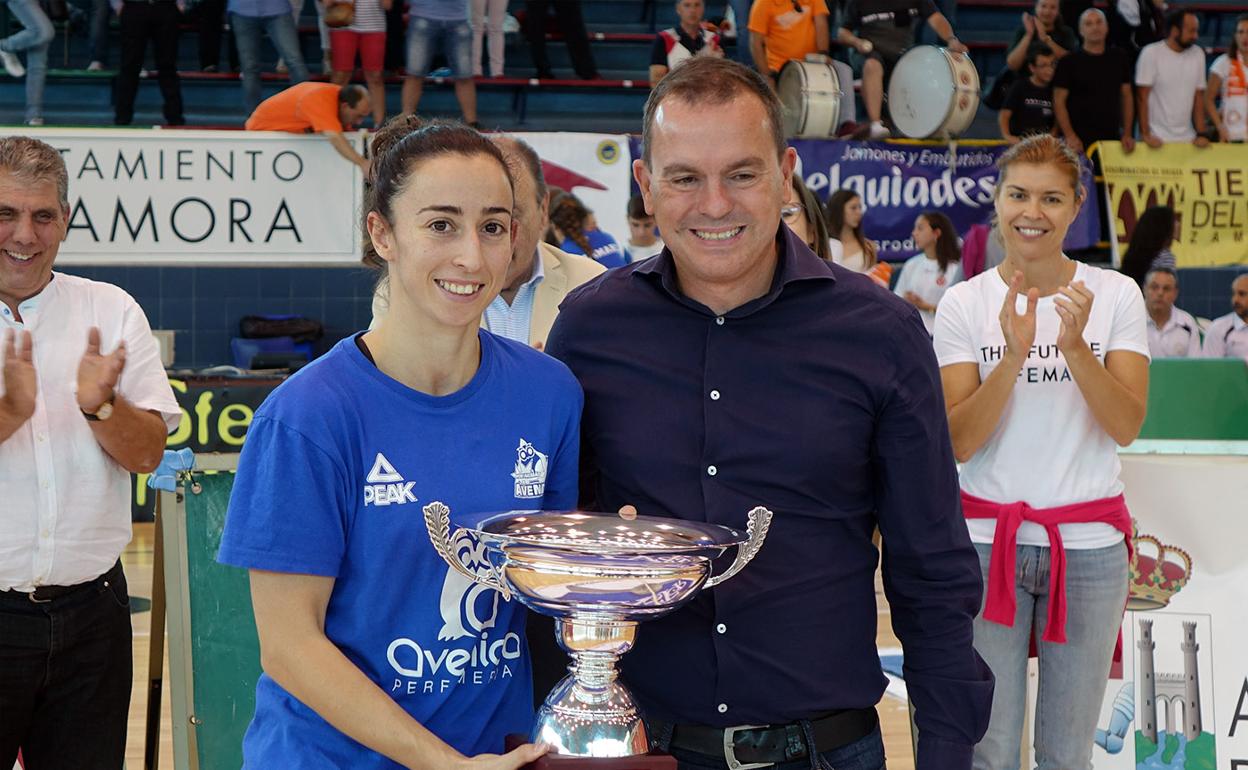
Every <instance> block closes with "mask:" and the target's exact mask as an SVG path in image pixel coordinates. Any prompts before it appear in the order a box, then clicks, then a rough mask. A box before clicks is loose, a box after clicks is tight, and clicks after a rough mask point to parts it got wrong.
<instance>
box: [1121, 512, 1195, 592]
mask: <svg viewBox="0 0 1248 770" xmlns="http://www.w3.org/2000/svg"><path fill="white" fill-rule="evenodd" d="M1132 531H1133V539H1134V540H1135V550H1134V552H1133V553H1132V555H1131V569H1130V573H1129V575H1130V579H1131V582H1130V584H1129V592H1128V594H1127V609H1129V610H1156V609H1160V608H1162V607H1165V606H1166V605H1167V604H1169V603H1170V600H1171V599H1173V598H1174V595H1175V594H1177V593H1178V592H1179V591H1180V590H1181V589H1182V588H1183V586H1185V585H1187V581H1188V580H1189V579H1190V578H1191V576H1192V557H1191V556H1189V555H1188V553H1187V551H1184V550H1183V549H1182V548H1178V547H1176V546H1173V545H1166V544H1164V543H1162V542H1161V541H1160V540H1158V539H1157V538H1155V537H1153V536H1152V535H1141V534H1140V533H1139V528H1138V526H1137V525H1136V524H1135V523H1134V522H1132Z"/></svg>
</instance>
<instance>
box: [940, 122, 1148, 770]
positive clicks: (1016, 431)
mask: <svg viewBox="0 0 1248 770" xmlns="http://www.w3.org/2000/svg"><path fill="white" fill-rule="evenodd" d="M998 165H999V167H1000V177H999V181H998V183H997V192H996V213H997V218H998V220H999V222H1000V230H1001V234H1002V237H1003V239H1004V242H1005V251H1006V258H1005V261H1004V262H1003V263H1002V264H1001V265H1000V266H999V267H998V268H996V269H994V270H988V271H986V272H984V273H981V274H980V275H977V276H975V277H974V278H972V279H970V280H969V281H965V282H963V283H960V284H958V285H957V286H955V287H953V288H952V289H951V290H950V291H949V292H948V293H947V294H946V295H945V297H944V300H943V301H942V302H941V304H940V307H939V309H938V310H937V312H936V333H935V346H936V357H937V360H938V362H939V363H940V366H941V381H942V384H943V385H944V391H945V406H946V410H947V411H948V414H949V430H950V435H951V438H952V439H953V447H954V454H955V455H956V456H957V458H958V459H959V460H960V461H961V462H962V463H963V466H962V470H961V477H960V481H961V485H962V493H963V511H964V513H965V514H966V516H967V518H968V520H969V521H968V528H969V530H970V535H971V540H972V541H974V542H975V548H976V550H977V551H979V554H980V564H981V567H982V569H983V571H984V576H985V588H986V590H985V602H984V606H983V608H982V609H981V611H980V615H979V617H977V618H976V620H975V648H976V650H977V651H978V652H979V654H980V655H981V656H982V657H983V659H984V661H985V662H986V663H987V664H988V665H989V667H991V668H992V670H993V673H994V674H995V675H996V680H997V683H996V692H995V695H994V698H993V704H992V715H991V718H990V721H989V725H988V731H987V733H986V734H985V736H984V738H983V739H982V740H981V742H980V743H979V745H977V746H976V748H975V760H974V767H975V768H977V770H985V769H990V770H1012V769H1013V768H1017V767H1018V765H1019V751H1018V747H1019V742H1020V733H1021V730H1022V722H1023V713H1024V705H1025V700H1026V692H1027V687H1026V682H1027V657H1028V649H1029V645H1030V643H1031V641H1032V639H1033V634H1034V638H1035V642H1036V647H1037V652H1038V655H1039V659H1040V678H1039V687H1038V695H1037V702H1036V729H1035V761H1036V766H1037V767H1038V768H1039V769H1040V770H1057V768H1061V770H1089V769H1090V768H1091V767H1092V763H1091V757H1092V741H1093V737H1094V734H1095V730H1096V720H1097V717H1098V715H1099V712H1100V707H1101V702H1102V699H1103V698H1104V691H1105V684H1106V681H1107V676H1108V674H1109V668H1110V660H1111V657H1112V655H1113V651H1114V645H1115V641H1116V639H1117V636H1118V632H1119V628H1120V627H1121V622H1122V611H1123V607H1124V604H1125V601H1126V595H1127V563H1128V547H1127V544H1126V542H1124V541H1125V539H1126V535H1128V534H1129V533H1130V528H1131V523H1130V516H1129V514H1128V513H1127V510H1126V506H1125V504H1124V502H1123V499H1122V489H1123V485H1122V482H1121V481H1119V478H1118V475H1119V470H1120V466H1119V462H1118V455H1117V451H1116V450H1117V446H1119V445H1120V446H1126V445H1127V444H1129V443H1131V442H1132V441H1133V440H1134V439H1135V437H1136V436H1137V435H1138V434H1139V430H1140V425H1141V424H1142V423H1143V421H1144V411H1145V400H1146V394H1147V391H1148V338H1147V332H1146V325H1145V317H1146V316H1145V312H1144V302H1143V298H1142V297H1141V295H1140V291H1139V288H1138V287H1137V286H1136V285H1135V284H1134V283H1133V282H1132V281H1131V279H1129V278H1127V277H1126V276H1123V275H1121V274H1119V273H1116V272H1113V271H1109V270H1101V269H1098V268H1094V267H1090V266H1088V265H1085V264H1082V263H1078V262H1075V261H1073V260H1071V259H1069V258H1068V257H1066V255H1064V254H1063V253H1062V240H1063V239H1064V238H1065V236H1066V232H1067V230H1068V229H1069V228H1070V225H1071V223H1072V222H1073V221H1074V219H1075V215H1076V214H1077V213H1078V212H1079V207H1080V205H1082V204H1083V203H1084V202H1085V200H1086V196H1087V191H1086V190H1084V189H1083V188H1081V186H1080V184H1079V171H1080V168H1079V158H1078V156H1077V155H1075V153H1074V152H1072V151H1071V150H1070V149H1069V148H1067V147H1066V146H1065V145H1063V144H1062V143H1061V142H1060V141H1059V140H1057V139H1055V138H1054V137H1051V136H1047V135H1045V136H1035V137H1030V138H1028V139H1026V140H1024V141H1023V142H1022V143H1020V144H1018V145H1016V146H1015V147H1013V148H1011V149H1010V150H1009V151H1008V152H1007V153H1006V154H1005V155H1003V156H1002V157H1001V160H1000V161H999V163H998ZM994 519H995V521H994Z"/></svg>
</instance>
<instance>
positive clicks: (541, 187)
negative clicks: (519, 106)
mask: <svg viewBox="0 0 1248 770" xmlns="http://www.w3.org/2000/svg"><path fill="white" fill-rule="evenodd" d="M490 140H491V141H492V142H494V144H495V145H497V146H498V149H500V150H502V151H503V157H505V158H507V162H508V163H510V164H512V166H513V171H514V170H516V168H517V167H519V168H520V169H521V170H523V171H524V172H526V173H527V174H528V175H529V177H530V178H531V179H532V180H533V190H534V194H535V195H536V196H537V205H538V207H539V208H540V207H541V205H542V203H543V202H544V201H545V200H546V194H547V193H548V192H549V191H550V188H549V187H547V186H546V175H545V174H543V173H542V159H541V157H540V156H539V155H538V154H537V150H534V149H533V146H532V145H530V144H529V143H528V142H526V141H524V140H523V139H521V138H520V137H518V136H512V135H510V134H494V135H492V136H491V137H490ZM513 176H514V174H513Z"/></svg>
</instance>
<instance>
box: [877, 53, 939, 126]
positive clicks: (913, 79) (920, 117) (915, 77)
mask: <svg viewBox="0 0 1248 770" xmlns="http://www.w3.org/2000/svg"><path fill="white" fill-rule="evenodd" d="M954 92H955V87H954V76H953V72H952V71H951V70H950V68H949V61H948V60H947V59H946V58H945V54H944V52H942V51H941V50H940V49H939V48H936V47H935V46H930V45H921V46H916V47H914V48H911V49H910V50H909V51H906V53H905V54H904V55H903V56H902V57H901V60H900V61H898V62H897V66H896V67H895V68H894V69H893V78H892V80H891V81H889V84H888V111H889V113H890V114H891V115H892V116H893V123H895V124H896V126H897V130H899V131H900V132H901V133H902V134H904V135H906V136H908V137H910V138H912V139H926V138H928V137H930V136H933V135H935V134H937V133H940V132H941V131H942V129H943V128H944V126H945V121H946V120H947V119H948V117H949V112H950V109H951V108H952V106H953V100H954V97H955V93H954Z"/></svg>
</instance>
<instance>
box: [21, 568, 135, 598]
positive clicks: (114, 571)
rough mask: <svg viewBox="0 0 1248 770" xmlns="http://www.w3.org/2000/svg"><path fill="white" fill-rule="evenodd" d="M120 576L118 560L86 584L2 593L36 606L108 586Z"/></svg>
mask: <svg viewBox="0 0 1248 770" xmlns="http://www.w3.org/2000/svg"><path fill="white" fill-rule="evenodd" d="M120 576H121V560H118V561H117V563H116V564H114V565H113V566H112V567H111V568H109V570H108V572H105V573H104V574H103V575H100V576H99V577H97V578H96V579H94V580H88V581H87V582H85V583H76V584H74V585H72V586H35V590H34V591H3V592H0V593H3V594H4V595H5V596H18V597H24V598H26V599H29V600H30V601H32V602H34V603H35V604H46V603H47V602H51V601H55V600H57V599H63V598H65V597H66V596H71V595H73V594H76V593H78V592H79V591H84V590H86V589H88V588H91V587H92V586H97V585H100V584H101V583H103V584H105V585H107V584H108V582H109V581H112V580H116V579H117V578H118V577H120Z"/></svg>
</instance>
